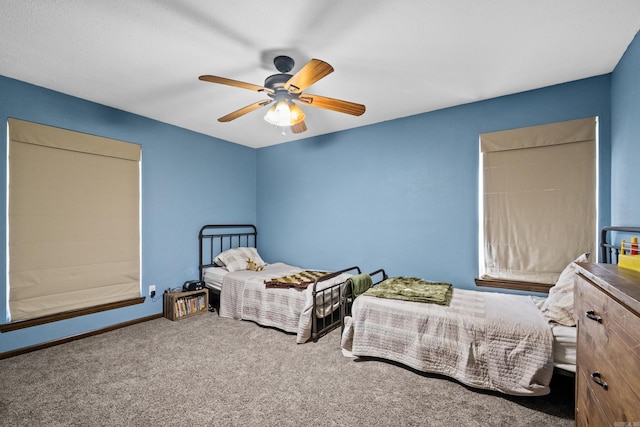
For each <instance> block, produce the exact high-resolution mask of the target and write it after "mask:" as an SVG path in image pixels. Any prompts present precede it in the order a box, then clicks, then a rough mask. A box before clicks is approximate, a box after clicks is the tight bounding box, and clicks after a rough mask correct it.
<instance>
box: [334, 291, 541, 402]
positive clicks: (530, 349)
mask: <svg viewBox="0 0 640 427" xmlns="http://www.w3.org/2000/svg"><path fill="white" fill-rule="evenodd" d="M342 348H343V352H344V353H345V354H349V355H353V356H367V357H378V358H383V359H387V360H392V361H396V362H400V363H403V364H405V365H407V366H410V367H412V368H414V369H417V370H420V371H423V372H431V373H437V374H442V375H446V376H449V377H452V378H455V379H457V380H458V381H460V382H461V383H463V384H466V385H469V386H472V387H477V388H482V389H487V390H496V391H499V392H502V393H506V394H511V395H529V396H538V395H545V394H548V393H549V382H550V381H551V376H552V374H553V335H552V332H551V328H550V327H549V325H548V323H547V321H546V320H545V319H544V317H543V316H542V313H541V312H540V310H539V309H538V308H537V307H536V305H535V303H534V300H533V298H532V297H529V296H523V295H511V294H504V293H493V292H478V291H468V290H464V289H454V291H453V297H452V300H451V304H450V305H449V306H441V305H436V304H428V303H418V302H407V301H399V300H390V299H384V298H376V297H371V296H360V297H358V298H356V300H355V301H354V304H353V309H352V317H347V318H346V326H345V330H344V332H343V335H342Z"/></svg>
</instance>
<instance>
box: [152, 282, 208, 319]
mask: <svg viewBox="0 0 640 427" xmlns="http://www.w3.org/2000/svg"><path fill="white" fill-rule="evenodd" d="M163 298H164V300H163V303H164V305H163V310H162V313H163V315H164V317H166V318H167V319H169V320H180V319H186V318H187V317H191V316H195V315H198V314H202V313H206V312H207V311H209V290H208V289H206V288H205V289H200V290H198V291H189V292H169V293H165V294H163Z"/></svg>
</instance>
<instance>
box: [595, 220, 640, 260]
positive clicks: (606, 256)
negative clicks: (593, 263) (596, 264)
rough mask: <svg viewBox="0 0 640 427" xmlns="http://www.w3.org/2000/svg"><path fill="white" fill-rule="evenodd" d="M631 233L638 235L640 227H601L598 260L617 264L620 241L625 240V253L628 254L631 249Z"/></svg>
mask: <svg viewBox="0 0 640 427" xmlns="http://www.w3.org/2000/svg"><path fill="white" fill-rule="evenodd" d="M613 233H615V235H614V234H613ZM633 235H635V237H640V227H616V226H610V227H602V230H601V231H600V258H601V259H600V262H604V263H607V264H617V263H618V255H620V248H621V244H620V243H621V241H622V240H626V242H627V243H626V245H625V253H626V254H627V255H628V254H629V250H630V249H631V246H630V240H631V239H630V238H631V237H632V236H633Z"/></svg>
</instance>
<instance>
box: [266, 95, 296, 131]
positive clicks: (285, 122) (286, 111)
mask: <svg viewBox="0 0 640 427" xmlns="http://www.w3.org/2000/svg"><path fill="white" fill-rule="evenodd" d="M264 119H265V120H266V121H267V123H271V124H272V125H275V126H279V127H285V126H293V125H295V124H297V123H300V122H301V121H303V120H304V112H303V111H302V109H301V108H300V107H298V106H297V105H296V104H294V103H293V102H291V103H289V101H287V100H285V99H281V100H280V101H278V102H276V103H275V104H274V105H272V106H271V107H270V108H269V110H267V114H265V116H264Z"/></svg>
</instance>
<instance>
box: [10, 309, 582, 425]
mask: <svg viewBox="0 0 640 427" xmlns="http://www.w3.org/2000/svg"><path fill="white" fill-rule="evenodd" d="M572 393H573V389H572V380H571V379H570V378H566V377H558V378H557V379H554V382H553V383H552V393H551V395H549V396H543V397H533V398H521V397H509V396H504V395H500V394H495V393H487V392H479V391H476V390H472V389H470V388H467V387H465V386H462V385H461V384H459V383H457V382H455V381H450V380H448V379H446V378H442V377H436V376H430V375H423V374H419V373H416V372H413V371H411V370H409V369H406V368H403V367H401V366H397V365H394V364H391V363H386V362H381V361H376V360H369V361H360V362H356V361H353V360H352V359H347V358H345V357H343V356H342V354H341V352H340V335H339V330H336V331H333V332H332V333H330V334H329V335H327V336H325V337H323V338H321V339H320V341H318V342H317V343H308V344H302V345H298V344H296V343H295V336H293V335H289V334H285V333H283V332H280V331H277V330H273V329H269V328H263V327H260V326H257V325H256V324H254V323H250V322H243V321H235V320H229V319H222V318H220V317H218V315H217V314H215V313H209V312H207V313H205V314H203V315H200V316H195V317H192V318H189V319H184V320H181V321H177V322H171V321H169V320H167V319H164V318H163V319H156V320H153V321H150V322H145V323H142V324H139V325H134V326H130V327H127V328H124V329H120V330H116V331H113V332H109V333H105V334H102V335H98V336H95V337H91V338H86V339H83V340H78V341H74V342H71V343H67V344H63V345H59V346H56V347H52V348H48V349H44V350H40V351H37V352H33V353H29V354H26V355H22V356H17V357H13V358H10V359H5V360H0V425H2V426H45V425H46V426H187V425H190V426H373V425H379V426H449V425H455V426H542V425H544V426H572V425H573V395H572Z"/></svg>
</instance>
